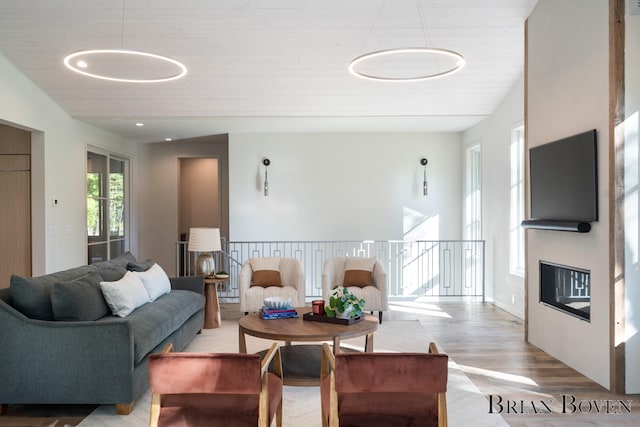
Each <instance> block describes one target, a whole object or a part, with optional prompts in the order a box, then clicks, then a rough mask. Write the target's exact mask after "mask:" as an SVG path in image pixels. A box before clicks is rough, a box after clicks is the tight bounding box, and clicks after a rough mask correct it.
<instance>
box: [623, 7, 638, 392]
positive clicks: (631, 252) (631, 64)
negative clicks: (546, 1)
mask: <svg viewBox="0 0 640 427" xmlns="http://www.w3.org/2000/svg"><path fill="white" fill-rule="evenodd" d="M625 28H626V35H625V39H626V48H625V67H626V70H625V80H626V81H625V87H626V90H625V101H626V106H625V112H626V117H627V120H626V121H625V125H624V128H625V140H626V149H625V173H626V176H625V194H626V202H625V205H626V206H625V238H626V248H627V250H626V257H625V258H626V259H625V274H624V276H625V283H626V286H625V314H626V320H625V323H626V325H625V327H626V331H627V333H626V335H627V337H626V344H625V345H626V347H625V351H626V391H627V393H640V364H639V363H638V359H639V358H640V313H639V312H638V311H639V310H640V287H639V286H638V283H640V215H639V213H640V195H639V189H638V186H640V169H639V168H638V159H640V141H639V140H638V133H639V127H640V73H639V72H638V70H640V46H639V45H640V16H639V15H633V16H632V15H629V11H628V2H627V14H626V18H625Z"/></svg>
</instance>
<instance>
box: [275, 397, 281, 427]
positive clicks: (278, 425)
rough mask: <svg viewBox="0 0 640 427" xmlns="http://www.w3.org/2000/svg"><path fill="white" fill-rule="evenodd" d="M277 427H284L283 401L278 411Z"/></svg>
mask: <svg viewBox="0 0 640 427" xmlns="http://www.w3.org/2000/svg"><path fill="white" fill-rule="evenodd" d="M276 426H277V427H282V400H281V401H280V403H279V404H278V409H276Z"/></svg>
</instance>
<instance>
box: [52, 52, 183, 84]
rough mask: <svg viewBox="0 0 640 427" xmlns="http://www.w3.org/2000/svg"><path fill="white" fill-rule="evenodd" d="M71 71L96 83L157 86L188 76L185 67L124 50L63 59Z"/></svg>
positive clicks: (82, 53)
mask: <svg viewBox="0 0 640 427" xmlns="http://www.w3.org/2000/svg"><path fill="white" fill-rule="evenodd" d="M64 65H65V66H66V67H67V68H69V69H70V70H72V71H74V72H76V73H79V74H82V75H85V76H88V77H93V78H95V79H101V80H109V81H114V82H123V83H160V82H168V81H171V80H176V79H179V78H181V77H184V76H185V75H186V74H187V67H185V66H184V65H183V64H182V63H181V62H179V61H176V60H175V59H171V58H168V57H166V56H162V55H156V54H154V53H148V52H140V51H136V50H127V49H93V50H83V51H79V52H74V53H71V54H69V55H67V56H65V58H64Z"/></svg>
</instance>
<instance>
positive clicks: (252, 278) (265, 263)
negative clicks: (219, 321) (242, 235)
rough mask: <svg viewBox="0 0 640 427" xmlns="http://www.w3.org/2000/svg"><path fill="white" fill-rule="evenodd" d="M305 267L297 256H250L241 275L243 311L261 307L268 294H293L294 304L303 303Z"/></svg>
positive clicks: (284, 296) (241, 303) (279, 295)
mask: <svg viewBox="0 0 640 427" xmlns="http://www.w3.org/2000/svg"><path fill="white" fill-rule="evenodd" d="M304 287H305V282H304V270H303V268H302V263H301V262H300V261H298V260H297V259H294V258H284V257H268V258H250V259H249V260H248V261H245V263H244V264H242V268H241V269H240V276H239V278H238V288H239V293H240V311H241V312H245V313H248V312H250V311H259V310H260V308H261V307H262V305H263V301H264V299H265V298H266V297H283V298H291V304H292V305H293V306H294V307H302V306H304V297H305V290H304Z"/></svg>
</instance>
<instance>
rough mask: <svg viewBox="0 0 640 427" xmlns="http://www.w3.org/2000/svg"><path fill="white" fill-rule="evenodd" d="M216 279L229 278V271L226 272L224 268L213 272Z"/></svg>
mask: <svg viewBox="0 0 640 427" xmlns="http://www.w3.org/2000/svg"><path fill="white" fill-rule="evenodd" d="M214 276H215V278H216V279H228V278H229V273H227V272H226V271H224V270H220V271H218V272H217V273H215V274H214Z"/></svg>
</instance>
